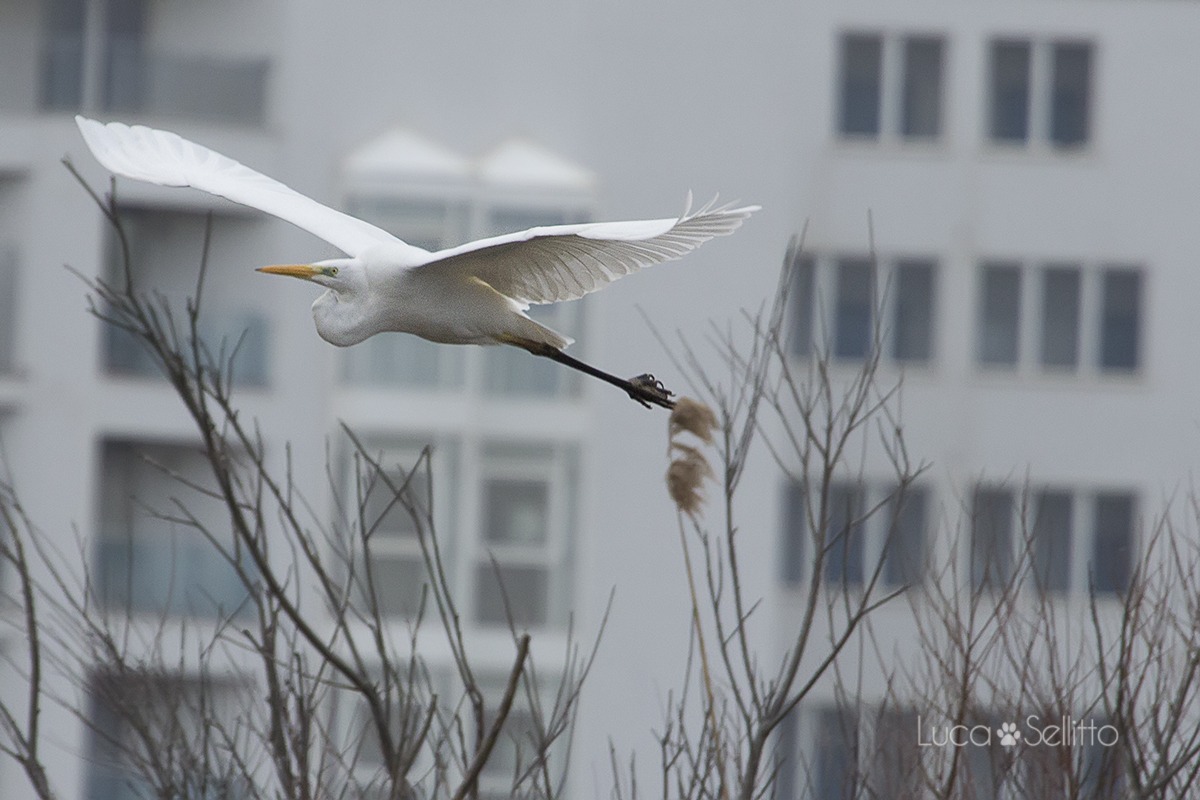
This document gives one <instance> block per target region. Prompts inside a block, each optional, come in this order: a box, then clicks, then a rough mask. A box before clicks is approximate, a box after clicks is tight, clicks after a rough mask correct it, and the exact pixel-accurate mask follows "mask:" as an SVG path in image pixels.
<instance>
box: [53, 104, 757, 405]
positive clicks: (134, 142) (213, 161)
mask: <svg viewBox="0 0 1200 800" xmlns="http://www.w3.org/2000/svg"><path fill="white" fill-rule="evenodd" d="M75 121H76V122H77V123H78V124H79V130H80V132H81V133H82V134H83V139H84V141H85V142H87V145H88V147H89V148H90V149H91V151H92V153H93V155H95V157H96V160H98V161H99V162H100V163H101V164H102V165H104V166H105V167H106V168H107V169H109V170H110V171H111V172H113V173H116V174H117V175H123V176H125V177H127V178H134V179H136V180H141V181H147V182H149V183H156V184H160V185H163V186H191V187H194V188H196V189H201V190H203V191H205V192H209V193H210V194H215V195H219V196H221V197H225V198H227V199H229V200H232V201H234V202H236V203H241V204H243V205H247V206H250V207H252V208H257V209H259V210H261V211H265V212H267V213H268V214H273V215H275V216H277V217H279V218H280V219H283V220H286V221H287V222H290V223H292V224H293V225H296V226H297V227H299V228H302V229H304V230H306V231H308V232H309V233H312V234H314V235H316V236H318V237H320V238H322V239H324V240H325V241H327V242H329V243H330V244H332V245H334V246H335V247H337V248H338V249H339V250H342V251H343V252H345V253H346V254H347V255H348V256H349V258H333V259H328V260H326V261H318V262H316V263H313V264H286V265H280V266H270V267H261V268H260V269H259V271H260V272H266V273H270V274H272V275H289V276H291V277H294V278H302V279H304V280H308V281H312V282H313V283H315V284H318V285H319V286H323V287H325V289H326V291H325V292H324V293H323V294H322V295H321V296H320V297H318V298H317V299H316V302H314V303H313V307H312V310H313V319H314V321H315V322H316V327H317V333H318V334H320V336H321V338H322V339H324V340H325V341H327V342H330V343H332V344H335V345H338V346H339V347H347V346H349V345H353V344H357V343H359V342H361V341H363V340H364V339H366V338H368V337H370V336H374V335H375V334H377V333H382V332H384V331H398V332H402V333H411V334H415V335H417V336H420V337H421V338H423V339H428V340H430V341H433V342H442V343H445V344H485V345H491V344H507V345H513V346H515V347H520V348H523V349H525V350H527V351H529V352H530V353H533V354H534V355H537V356H544V357H546V358H550V359H553V360H555V361H558V362H559V363H562V364H565V365H567V366H569V367H572V368H574V369H577V370H580V371H582V372H585V373H587V374H588V375H592V376H593V377H596V378H600V379H601V380H604V381H607V382H608V383H611V384H613V385H614V386H619V387H620V388H622V389H624V390H625V391H626V392H628V393H629V396H630V397H632V398H633V399H635V400H637V401H638V402H640V403H642V405H644V406H646V407H647V408H649V407H650V405H649V404H650V403H654V404H656V405H659V406H663V407H666V408H672V407H674V402H673V401H672V400H671V399H670V398H671V392H669V391H667V390H666V388H665V387H663V385H662V383H661V382H659V381H657V380H655V378H654V376H653V375H650V374H648V373H647V374H645V375H639V376H638V377H636V378H631V379H629V380H624V379H622V378H618V377H616V376H615V375H610V374H609V373H607V372H603V371H602V370H599V369H596V368H595V367H593V366H591V365H590V364H586V363H584V362H582V361H580V360H578V359H576V358H573V357H571V356H569V355H567V354H566V353H564V352H563V349H564V348H565V347H566V346H567V345H569V344H570V343H571V339H569V338H568V337H566V336H563V335H562V334H560V333H558V332H556V331H553V330H551V329H550V328H548V327H546V326H544V325H541V324H540V323H538V322H535V321H534V320H532V319H530V318H529V317H528V316H527V315H526V314H525V312H526V311H527V310H528V309H529V306H530V305H531V304H542V303H558V302H562V301H565V300H575V299H578V298H580V297H583V296H584V295H585V294H588V293H589V292H594V291H596V290H597V289H600V288H601V287H603V286H605V285H607V284H609V283H611V282H612V281H615V280H616V279H617V278H620V277H622V276H624V275H628V274H629V273H631V272H636V271H637V270H639V269H641V268H643V267H648V266H650V265H652V264H657V263H659V262H662V261H670V260H672V259H676V258H679V257H681V256H683V255H684V254H685V253H687V252H689V251H691V250H693V249H694V248H696V247H699V246H700V245H701V244H703V243H704V242H706V241H708V240H709V239H711V238H712V237H714V236H725V235H728V234H730V233H733V231H734V230H736V229H737V228H738V226H739V225H741V224H742V221H743V220H745V219H746V218H747V217H748V216H750V214H751V213H753V212H754V211H757V210H758V206H743V207H740V208H731V207H729V206H721V207H716V206H714V204H712V203H710V204H708V205H707V206H705V207H704V208H701V209H700V210H699V211H696V212H695V213H688V212H687V211H685V212H684V215H683V216H681V217H679V218H678V219H656V220H638V221H630V222H601V223H586V224H580V225H554V226H549V227H540V228H530V229H529V230H526V231H520V232H519V233H509V234H505V235H503V236H494V237H492V238H489V239H480V240H479V241H476V242H470V243H468V244H464V245H460V246H458V247H452V248H449V249H447V250H439V251H437V252H435V253H431V252H429V251H427V250H423V249H421V248H419V247H413V246H412V245H410V244H406V243H405V242H403V241H401V240H400V239H398V238H396V237H395V236H393V235H392V234H390V233H388V232H387V231H385V230H383V229H381V228H377V227H375V226H374V225H372V224H370V223H368V222H364V221H363V220H361V219H356V218H355V217H351V216H349V215H347V214H343V213H342V212H340V211H335V210H334V209H332V208H329V207H327V206H324V205H321V204H320V203H318V202H317V201H315V200H313V199H311V198H309V197H305V196H304V195H302V194H300V193H299V192H296V191H295V190H293V189H290V188H288V187H287V186H284V185H283V184H282V183H280V182H279V181H276V180H274V179H272V178H268V177H267V176H265V175H262V174H261V173H258V172H255V171H254V170H252V169H250V168H249V167H246V166H244V165H242V164H240V163H238V162H237V161H234V160H233V159H231V158H228V157H226V156H223V155H221V154H220V153H216V152H214V151H212V150H209V149H208V148H206V147H203V146H201V145H198V144H196V143H195V142H190V141H188V140H187V139H184V138H183V137H181V136H179V135H177V134H174V133H171V132H169V131H162V130H155V129H153V128H147V127H144V126H142V125H134V126H128V125H124V124H122V123H119V122H110V123H108V124H107V125H105V124H103V123H100V122H97V121H95V120H91V119H86V118H85V117H81V116H77V117H75Z"/></svg>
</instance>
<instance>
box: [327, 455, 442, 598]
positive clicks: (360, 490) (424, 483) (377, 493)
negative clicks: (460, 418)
mask: <svg viewBox="0 0 1200 800" xmlns="http://www.w3.org/2000/svg"><path fill="white" fill-rule="evenodd" d="M378 444H379V449H378V452H372V451H368V452H369V453H370V455H371V457H372V458H374V459H376V460H377V461H378V463H379V466H380V467H381V468H382V470H383V473H382V474H371V473H369V472H367V473H365V474H364V475H363V476H362V477H361V481H362V482H361V484H360V485H359V486H357V487H355V488H354V492H353V494H352V495H351V498H352V501H353V505H352V507H353V508H356V509H357V508H360V507H361V509H362V514H361V518H360V519H354V520H352V521H351V522H352V524H353V525H354V528H355V531H354V533H353V534H352V536H354V538H355V540H358V537H359V535H360V534H361V533H367V534H368V536H369V541H370V547H371V559H370V569H371V579H372V580H371V581H370V583H367V582H365V581H364V582H361V583H360V585H359V586H358V587H357V588H358V592H359V602H361V603H363V604H364V608H368V609H369V608H370V607H371V605H372V602H371V601H372V595H371V594H370V593H372V592H373V600H374V602H375V603H378V607H379V611H380V613H381V614H383V615H385V616H401V617H405V618H413V617H414V616H415V615H416V614H417V612H418V610H419V609H420V603H421V600H422V595H423V593H424V592H425V591H426V586H427V584H428V583H429V581H428V574H427V570H426V568H425V559H424V555H423V552H422V550H421V542H420V539H419V536H418V534H419V533H420V531H419V529H418V522H417V520H414V519H413V514H411V513H410V512H409V510H408V508H407V507H406V506H405V505H404V502H403V501H408V502H410V503H412V504H413V506H414V508H415V510H416V513H417V516H418V519H420V520H421V522H422V523H423V522H424V516H425V515H428V514H430V513H432V512H434V511H435V510H438V509H444V508H450V507H451V506H449V505H448V504H449V503H450V502H451V497H450V494H451V492H452V491H453V486H454V475H455V473H456V471H457V465H458V450H457V448H456V447H455V446H454V444H453V443H450V442H443V443H440V444H439V446H438V447H436V452H435V454H434V456H433V457H431V459H430V461H429V462H428V469H427V468H426V463H425V462H424V461H422V460H421V457H420V453H421V444H420V443H419V442H418V441H416V440H415V439H407V440H406V439H401V440H394V441H386V442H380V443H378ZM350 472H353V470H349V469H348V470H347V473H350ZM431 479H432V483H431ZM393 487H394V489H395V490H403V491H402V492H401V493H400V495H399V497H398V496H397V494H396V491H394V490H393ZM431 492H433V493H435V494H433V495H432V496H431ZM431 502H432V508H431V507H430V503H431ZM438 513H439V517H438V518H435V520H434V524H435V525H436V526H437V530H438V532H439V533H441V534H442V535H446V534H447V533H449V531H444V530H443V526H446V527H449V526H450V525H451V524H452V523H453V521H454V520H453V517H452V516H450V515H446V514H442V513H441V512H440V511H439V512H438ZM359 525H361V526H362V527H361V528H360V527H359ZM425 532H426V533H428V531H425ZM356 546H361V545H357V541H356Z"/></svg>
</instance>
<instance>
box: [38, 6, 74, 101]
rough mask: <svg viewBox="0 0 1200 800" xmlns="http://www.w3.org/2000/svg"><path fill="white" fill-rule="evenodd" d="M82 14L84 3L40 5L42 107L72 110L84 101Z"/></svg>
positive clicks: (40, 97)
mask: <svg viewBox="0 0 1200 800" xmlns="http://www.w3.org/2000/svg"><path fill="white" fill-rule="evenodd" d="M84 15H85V6H84V0H49V2H47V3H45V4H44V5H43V6H42V41H41V52H40V57H41V65H40V66H41V69H40V76H39V86H38V93H39V101H40V103H41V107H42V108H45V109H67V110H75V109H78V108H79V107H80V105H81V103H82V102H83V24H84Z"/></svg>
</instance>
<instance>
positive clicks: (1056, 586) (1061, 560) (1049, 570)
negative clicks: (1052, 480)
mask: <svg viewBox="0 0 1200 800" xmlns="http://www.w3.org/2000/svg"><path fill="white" fill-rule="evenodd" d="M1034 508H1035V511H1034V514H1035V516H1034V520H1033V542H1032V551H1033V552H1032V556H1033V573H1034V578H1035V580H1036V581H1037V584H1038V588H1040V589H1044V590H1045V591H1048V592H1065V591H1066V590H1067V589H1068V587H1069V586H1070V580H1071V519H1072V509H1071V495H1070V494H1068V493H1066V492H1050V491H1046V492H1039V493H1038V496H1037V501H1036V505H1035V506H1034Z"/></svg>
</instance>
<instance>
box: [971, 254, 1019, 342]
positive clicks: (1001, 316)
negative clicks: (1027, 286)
mask: <svg viewBox="0 0 1200 800" xmlns="http://www.w3.org/2000/svg"><path fill="white" fill-rule="evenodd" d="M1020 316H1021V270H1020V268H1019V267H1016V266H1013V265H1011V264H985V265H984V267H983V281H982V290H981V295H980V299H979V319H980V327H979V361H980V363H982V364H989V365H1008V364H1016V363H1017V354H1018V351H1019V345H1020V340H1019V338H1018V336H1017V325H1018V321H1019V320H1020Z"/></svg>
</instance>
